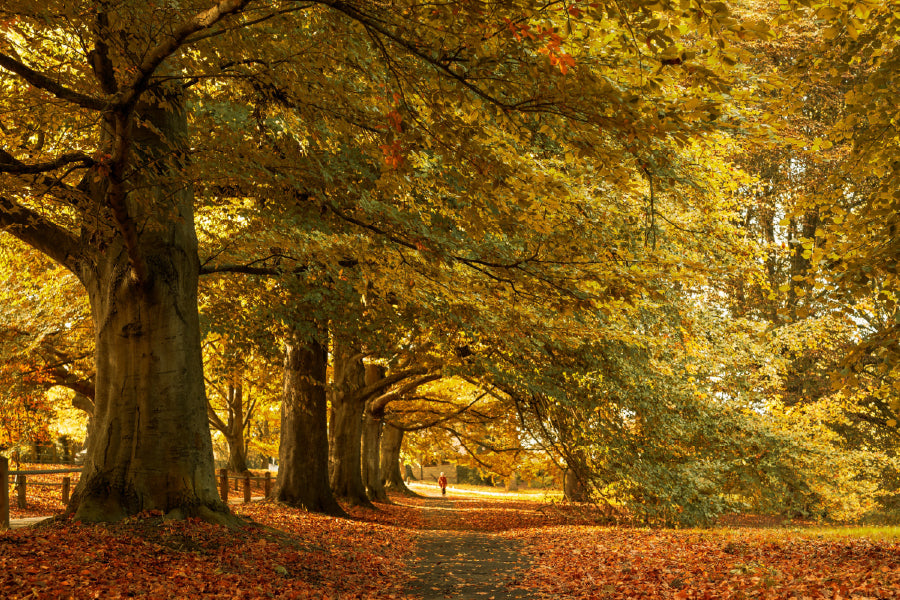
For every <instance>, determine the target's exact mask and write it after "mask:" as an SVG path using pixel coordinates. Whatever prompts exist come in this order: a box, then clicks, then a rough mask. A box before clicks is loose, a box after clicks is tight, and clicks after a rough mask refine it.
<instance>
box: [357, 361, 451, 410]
mask: <svg viewBox="0 0 900 600" xmlns="http://www.w3.org/2000/svg"><path fill="white" fill-rule="evenodd" d="M441 377H442V375H441V372H440V371H438V372H437V373H428V374H427V375H424V376H422V377H419V378H418V379H414V380H413V381H410V382H409V383H407V384H405V385H403V386H402V387H400V388H399V389H397V390H395V391H393V392H390V393H389V394H383V395H381V396H378V397H377V398H374V399H372V400H371V401H369V404H368V406H367V407H366V410H367V411H368V413H369V415H371V416H372V417H374V418H376V419H379V418H381V417H383V416H384V410H385V409H386V408H387V405H388V404H390V403H391V402H393V401H395V400H399V399H400V398H402V397H404V396H405V395H407V394H409V393H410V392H414V391H415V390H416V389H418V388H420V387H422V386H423V385H425V384H426V383H429V382H431V381H437V380H438V379H440V378H441Z"/></svg>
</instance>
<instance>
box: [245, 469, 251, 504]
mask: <svg viewBox="0 0 900 600" xmlns="http://www.w3.org/2000/svg"><path fill="white" fill-rule="evenodd" d="M252 498H253V494H252V493H251V491H250V473H249V472H247V473H244V504H247V503H248V502H250V500H251V499H252Z"/></svg>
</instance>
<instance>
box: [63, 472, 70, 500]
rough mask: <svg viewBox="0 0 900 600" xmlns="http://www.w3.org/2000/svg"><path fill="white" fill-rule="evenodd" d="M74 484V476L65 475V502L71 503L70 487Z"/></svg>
mask: <svg viewBox="0 0 900 600" xmlns="http://www.w3.org/2000/svg"><path fill="white" fill-rule="evenodd" d="M71 485H72V478H71V477H69V476H66V477H63V485H62V502H63V504H68V503H69V487H70V486H71Z"/></svg>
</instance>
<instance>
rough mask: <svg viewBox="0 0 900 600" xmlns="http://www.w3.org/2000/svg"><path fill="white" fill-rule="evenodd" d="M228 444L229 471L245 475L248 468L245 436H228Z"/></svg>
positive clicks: (226, 437)
mask: <svg viewBox="0 0 900 600" xmlns="http://www.w3.org/2000/svg"><path fill="white" fill-rule="evenodd" d="M225 442H226V443H227V444H228V470H229V471H232V472H234V473H244V472H246V471H249V469H248V468H247V444H246V442H245V441H244V436H243V435H237V436H233V435H226V436H225Z"/></svg>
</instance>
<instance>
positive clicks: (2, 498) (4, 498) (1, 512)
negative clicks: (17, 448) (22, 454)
mask: <svg viewBox="0 0 900 600" xmlns="http://www.w3.org/2000/svg"><path fill="white" fill-rule="evenodd" d="M0 483H2V485H0V531H3V530H6V529H9V459H7V458H6V457H5V456H0Z"/></svg>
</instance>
